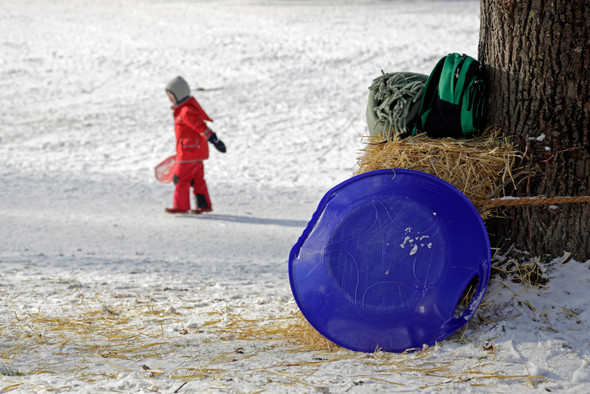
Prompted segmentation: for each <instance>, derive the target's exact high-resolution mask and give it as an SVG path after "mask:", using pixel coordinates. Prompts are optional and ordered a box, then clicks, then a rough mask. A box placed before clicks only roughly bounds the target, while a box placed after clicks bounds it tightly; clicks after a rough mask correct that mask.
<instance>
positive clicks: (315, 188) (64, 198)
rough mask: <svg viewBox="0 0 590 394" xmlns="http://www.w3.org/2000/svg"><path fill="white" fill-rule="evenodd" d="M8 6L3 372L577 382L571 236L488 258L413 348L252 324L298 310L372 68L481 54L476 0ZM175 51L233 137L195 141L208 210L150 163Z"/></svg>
mask: <svg viewBox="0 0 590 394" xmlns="http://www.w3.org/2000/svg"><path fill="white" fill-rule="evenodd" d="M0 10H1V12H0V120H1V122H0V155H1V157H2V164H1V165H0V186H1V187H0V245H1V246H0V279H1V280H0V306H1V307H0V390H3V392H4V391H6V392H8V391H12V392H100V391H109V392H141V393H148V392H150V393H151V392H162V393H164V392H166V393H171V392H180V393H183V392H184V393H188V392H240V393H241V392H248V393H250V392H262V391H266V392H301V393H303V392H314V391H325V392H335V393H338V392H352V393H376V392H397V391H399V392H416V391H422V392H437V391H456V392H494V393H496V392H571V393H587V392H589V391H590V366H589V362H590V342H589V336H588V329H589V322H590V301H589V300H590V297H588V289H589V287H590V261H587V262H577V261H575V260H574V259H575V251H567V252H571V253H572V255H573V256H574V259H569V261H567V262H566V263H563V260H565V259H564V258H561V259H557V260H555V261H553V262H552V263H550V264H547V265H544V266H543V268H544V270H545V276H546V277H547V278H548V279H549V282H548V284H547V285H546V286H545V287H542V288H541V287H534V286H525V285H523V284H519V283H514V282H512V281H510V280H508V279H502V278H501V277H500V276H499V275H495V276H493V277H492V279H491V281H490V283H489V286H488V290H487V293H486V296H485V299H484V301H483V304H482V306H481V307H480V308H479V310H478V312H477V314H476V316H475V317H474V318H473V319H472V320H471V321H470V324H469V326H468V327H467V329H465V330H462V331H461V333H460V334H456V335H453V336H452V337H450V338H449V339H448V340H446V341H444V342H442V343H440V344H438V345H437V346H434V347H431V348H428V349H426V350H424V351H420V352H415V353H410V354H387V353H375V354H364V353H355V352H352V351H348V350H345V349H337V350H335V351H325V350H317V349H314V348H310V347H309V346H308V347H306V346H305V345H302V344H301V343H298V342H297V341H293V340H291V339H289V338H288V336H289V335H288V333H289V330H288V329H287V328H285V329H284V330H283V331H281V330H278V331H277V332H275V333H272V332H270V330H264V328H265V327H271V326H273V327H274V326H276V325H277V324H279V325H280V324H282V323H281V322H286V323H288V322H291V321H295V320H297V317H296V312H297V306H296V304H295V302H294V301H293V296H292V293H291V289H290V284H289V278H288V256H289V252H290V250H291V248H292V246H293V245H294V244H295V242H296V241H297V239H298V237H299V236H300V235H301V233H302V232H303V229H304V228H305V226H306V224H307V222H308V221H309V220H310V219H311V216H312V214H313V212H314V211H315V209H316V207H317V205H318V203H319V201H320V199H321V198H322V196H323V195H324V194H325V192H327V191H328V190H329V189H330V188H332V187H333V186H335V185H336V184H338V183H340V182H342V181H344V180H346V179H348V178H350V177H351V176H352V173H353V171H354V167H355V164H356V158H357V157H358V155H359V150H360V149H362V147H363V146H364V143H363V136H364V135H366V121H365V115H364V112H365V108H366V100H367V94H368V86H369V85H370V84H371V82H372V80H373V79H374V78H376V77H378V76H379V75H380V74H381V70H383V71H385V72H393V71H414V72H421V73H425V74H427V73H429V72H430V70H431V69H432V68H433V67H434V65H435V63H436V61H437V60H438V59H439V58H440V57H441V56H443V55H446V54H447V53H449V52H465V53H468V54H471V55H474V56H476V55H477V42H478V34H479V1H477V0H473V1H470V0H467V1H435V0H431V1H426V0H424V1H404V0H392V1H385V0H364V1H360V0H359V1H353V0H346V1H342V0H339V1H327V0H317V1H306V0H244V1H239V0H217V1H212V0H211V1H208V0H200V1H196V0H195V1H191V0H176V1H170V2H168V1H160V0H128V1H114V0H101V1H95V2H89V1H83V0H55V1H45V0H26V1H23V0H3V1H2V4H1V5H0ZM176 75H183V76H184V77H185V78H186V79H187V80H188V81H189V83H190V84H191V86H192V87H193V90H194V93H195V96H196V97H197V99H198V100H199V102H200V103H201V104H202V106H203V108H204V109H205V111H206V112H207V113H208V114H209V115H210V116H211V117H212V118H213V119H214V122H213V124H212V125H211V126H212V128H213V129H214V130H215V131H216V132H217V133H218V135H219V137H220V138H222V139H223V140H224V141H225V143H226V145H227V147H228V152H227V153H226V154H220V153H218V152H217V151H215V150H212V153H211V158H210V160H208V161H207V162H206V164H205V169H206V179H207V181H208V184H209V187H210V193H211V197H212V200H213V205H214V212H213V213H211V214H208V215H201V216H173V215H168V214H165V213H164V208H165V207H166V206H171V204H172V191H173V188H172V186H171V185H169V184H161V183H158V182H157V181H156V180H155V179H154V176H153V168H154V166H155V165H156V164H157V163H159V162H160V161H162V160H163V159H165V158H166V157H167V156H169V155H171V154H174V135H173V120H172V117H171V111H170V108H169V102H168V100H167V97H166V95H165V93H164V86H165V84H166V83H167V82H168V81H169V80H170V79H172V78H173V77H175V76H176ZM197 88H202V89H203V90H197ZM565 256H566V255H565V254H564V257H565ZM244 327H246V328H247V327H250V328H249V329H245V328H244Z"/></svg>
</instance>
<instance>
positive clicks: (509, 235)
mask: <svg viewBox="0 0 590 394" xmlns="http://www.w3.org/2000/svg"><path fill="white" fill-rule="evenodd" d="M589 43H590V1H588V0H481V27H480V38H479V60H480V61H481V63H482V64H483V66H484V72H485V74H486V79H487V81H486V82H487V86H488V88H489V96H488V108H487V109H488V110H487V114H488V119H487V124H488V126H490V127H495V128H499V129H501V130H502V132H503V133H504V134H505V135H509V136H513V137H515V140H516V141H518V145H519V147H520V149H521V150H522V151H523V152H524V153H525V154H526V155H525V160H524V161H523V163H521V164H522V167H521V168H520V170H517V169H515V170H514V172H515V173H518V172H519V171H520V174H523V177H522V178H521V181H522V182H520V183H519V184H518V185H517V187H516V188H515V189H514V190H513V191H510V193H511V194H513V195H515V196H546V197H558V196H559V197H561V196H587V195H590V133H589V131H588V130H589V127H590V126H589V124H590V71H589V69H590V67H589V65H590V52H589V51H590V48H589ZM503 213H504V214H505V216H506V218H505V219H504V220H501V219H500V220H494V221H492V222H490V223H487V225H488V230H489V232H490V235H491V239H492V242H493V243H494V244H495V246H496V247H499V248H500V249H501V250H505V249H506V248H507V247H508V246H513V247H514V248H515V249H517V250H521V251H527V252H529V253H530V254H532V255H534V256H538V257H541V258H543V259H547V258H552V257H557V256H561V255H563V253H564V252H571V253H572V255H573V256H574V258H576V259H577V260H578V261H586V260H588V259H590V204H588V203H585V204H566V205H559V206H557V207H555V206H541V207H525V208H510V209H504V210H503Z"/></svg>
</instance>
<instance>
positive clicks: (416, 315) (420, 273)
mask: <svg viewBox="0 0 590 394" xmlns="http://www.w3.org/2000/svg"><path fill="white" fill-rule="evenodd" d="M490 267H491V256H490V243H489V239H488V234H487V231H486V228H485V226H484V224H483V221H482V219H481V217H480V215H479V213H478V212H477V210H476V209H475V207H474V206H473V204H472V203H471V202H470V201H469V199H467V197H465V195H463V194H462V193H461V192H460V191H459V190H457V189H456V188H455V187H453V186H452V185H450V184H449V183H447V182H445V181H443V180H442V179H440V178H437V177H435V176H432V175H429V174H426V173H422V172H419V171H413V170H406V169H395V170H377V171H372V172H368V173H364V174H361V175H358V176H356V177H354V178H351V179H349V180H347V181H345V182H343V183H341V184H340V185H338V186H336V187H334V188H333V189H332V190H330V191H329V192H328V193H327V194H326V195H325V196H324V198H323V199H322V201H321V202H320V204H319V207H318V209H317V211H316V212H315V214H314V215H313V217H312V219H311V221H310V222H309V224H308V226H307V228H306V229H305V230H304V232H303V235H302V236H301V237H300V238H299V240H298V241H297V243H296V244H295V246H294V247H293V249H292V250H291V254H290V256H289V277H290V281H291V290H292V292H293V295H294V297H295V300H296V301H297V305H298V306H299V308H300V310H301V312H302V313H303V315H304V316H305V318H306V319H307V320H308V321H309V323H310V324H311V325H312V326H313V327H314V328H315V329H316V330H317V331H318V332H319V333H321V334H322V335H323V336H325V337H326V338H328V339H329V340H331V341H332V342H334V343H336V344H338V345H340V346H342V347H345V348H348V349H351V350H356V351H362V352H374V351H376V350H382V351H388V352H403V351H405V350H414V349H421V348H422V347H423V346H424V345H428V346H432V345H434V344H436V343H437V342H440V341H441V340H443V339H444V338H446V337H447V336H449V335H450V334H452V333H453V332H454V331H456V330H457V329H459V328H460V327H462V326H463V325H464V324H465V323H467V321H468V320H469V319H470V318H471V317H472V316H473V315H474V313H475V311H476V310H477V308H478V307H479V304H480V303H481V300H482V299H483V295H484V293H485V290H486V288H487V284H488V280H489V276H490ZM472 287H473V288H474V289H475V292H474V293H471V294H473V295H472V296H466V294H468V291H467V290H468V289H470V288H472ZM461 300H467V302H466V305H464V306H462V303H461V302H460V301H461Z"/></svg>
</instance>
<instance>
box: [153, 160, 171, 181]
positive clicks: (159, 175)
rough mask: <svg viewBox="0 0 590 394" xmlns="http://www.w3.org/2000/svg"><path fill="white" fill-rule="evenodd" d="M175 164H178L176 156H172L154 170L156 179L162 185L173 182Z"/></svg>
mask: <svg viewBox="0 0 590 394" xmlns="http://www.w3.org/2000/svg"><path fill="white" fill-rule="evenodd" d="M174 164H176V156H170V157H169V158H167V159H166V160H164V161H163V162H161V163H160V164H158V165H157V166H156V168H154V173H155V175H156V179H157V180H158V181H160V182H162V183H170V182H172V176H173V173H172V171H173V169H174Z"/></svg>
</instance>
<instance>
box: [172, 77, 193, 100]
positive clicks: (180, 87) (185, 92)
mask: <svg viewBox="0 0 590 394" xmlns="http://www.w3.org/2000/svg"><path fill="white" fill-rule="evenodd" d="M166 91H167V92H170V93H172V94H173V95H174V98H175V99H176V102H177V103H180V102H182V101H184V100H185V99H187V98H188V97H189V96H190V95H191V88H190V87H189V86H188V83H187V82H186V81H185V80H184V79H183V78H182V77H181V76H178V77H176V78H174V79H173V80H172V81H170V82H168V85H166Z"/></svg>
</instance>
